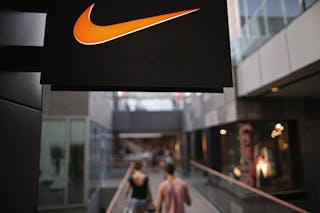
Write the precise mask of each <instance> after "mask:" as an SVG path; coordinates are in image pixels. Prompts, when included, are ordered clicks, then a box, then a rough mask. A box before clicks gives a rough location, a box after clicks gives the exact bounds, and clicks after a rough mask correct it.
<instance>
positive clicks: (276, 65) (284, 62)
mask: <svg viewBox="0 0 320 213" xmlns="http://www.w3.org/2000/svg"><path fill="white" fill-rule="evenodd" d="M259 52H260V61H261V74H262V85H265V84H268V83H271V82H273V81H275V80H278V79H280V78H281V77H284V76H286V75H288V74H289V73H290V64H289V56H288V48H287V42H286V32H285V31H282V32H280V33H278V34H277V35H276V36H275V37H274V38H272V39H271V40H270V41H269V42H267V43H266V44H265V45H264V46H262V48H261V49H260V51H259ZM262 85H261V86H262Z"/></svg>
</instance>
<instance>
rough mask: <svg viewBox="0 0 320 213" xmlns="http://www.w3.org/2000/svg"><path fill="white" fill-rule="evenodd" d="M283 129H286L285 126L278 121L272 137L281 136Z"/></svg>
mask: <svg viewBox="0 0 320 213" xmlns="http://www.w3.org/2000/svg"><path fill="white" fill-rule="evenodd" d="M283 130H284V126H283V125H282V124H281V123H277V124H276V125H275V126H274V129H273V130H272V132H271V138H276V137H278V136H280V135H281V134H282V131H283Z"/></svg>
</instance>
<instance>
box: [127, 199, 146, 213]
mask: <svg viewBox="0 0 320 213" xmlns="http://www.w3.org/2000/svg"><path fill="white" fill-rule="evenodd" d="M130 208H131V209H132V210H136V211H143V210H146V208H147V199H138V198H131V201H130Z"/></svg>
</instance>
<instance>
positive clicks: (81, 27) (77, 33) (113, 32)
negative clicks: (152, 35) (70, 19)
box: [73, 4, 200, 45]
mask: <svg viewBox="0 0 320 213" xmlns="http://www.w3.org/2000/svg"><path fill="white" fill-rule="evenodd" d="M93 7H94V4H92V5H91V6H90V7H88V8H87V9H86V10H85V11H84V12H83V13H82V14H81V15H80V17H79V18H78V20H77V22H76V23H75V25H74V29H73V35H74V37H75V39H76V40H77V41H78V42H79V43H81V44H84V45H96V44H101V43H105V42H108V41H111V40H114V39H117V38H120V37H122V36H125V35H128V34H131V33H134V32H137V31H139V30H143V29H146V28H149V27H152V26H155V25H157V24H161V23H163V22H166V21H170V20H172V19H175V18H178V17H181V16H184V15H187V14H190V13H193V12H196V11H198V10H199V9H200V8H197V9H189V10H183V11H178V12H172V13H168V14H163V15H157V16H152V17H147V18H141V19H136V20H131V21H127V22H122V23H117V24H112V25H106V26H99V25H95V24H94V23H92V21H91V18H90V14H91V11H92V9H93Z"/></svg>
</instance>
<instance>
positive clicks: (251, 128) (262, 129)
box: [220, 121, 295, 192]
mask: <svg viewBox="0 0 320 213" xmlns="http://www.w3.org/2000/svg"><path fill="white" fill-rule="evenodd" d="M223 128H225V129H226V130H227V132H228V134H225V135H220V143H221V153H222V159H221V160H222V166H221V168H222V172H223V173H224V174H226V175H229V176H233V177H234V178H235V179H238V180H240V181H241V182H244V183H246V184H248V185H251V186H254V187H256V188H260V189H262V190H264V191H268V192H276V191H286V190H291V189H294V188H295V186H294V184H293V182H294V181H293V178H294V177H293V175H292V174H293V172H292V163H291V154H292V153H291V152H292V151H291V147H290V146H291V145H290V134H289V133H290V129H289V125H288V122H273V121H254V122H241V123H236V124H231V125H228V126H225V127H223Z"/></svg>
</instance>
